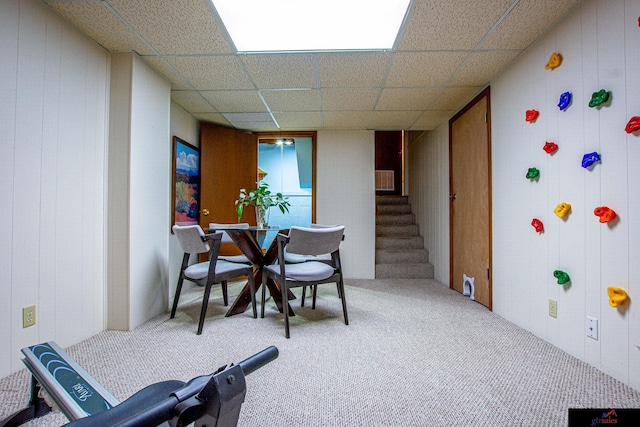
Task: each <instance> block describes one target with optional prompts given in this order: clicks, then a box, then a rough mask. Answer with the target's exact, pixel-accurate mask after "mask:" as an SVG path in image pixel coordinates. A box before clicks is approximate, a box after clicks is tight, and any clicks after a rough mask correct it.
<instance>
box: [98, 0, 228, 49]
mask: <svg viewBox="0 0 640 427" xmlns="http://www.w3.org/2000/svg"><path fill="white" fill-rule="evenodd" d="M107 2H108V3H109V4H110V5H111V6H112V7H113V9H114V10H115V11H116V12H118V14H119V15H120V16H121V17H122V18H123V19H124V20H125V21H126V22H127V23H129V24H130V25H132V26H134V27H135V28H136V31H137V32H138V33H139V34H140V35H141V36H142V37H143V38H144V39H145V40H146V41H147V42H149V43H150V44H151V45H152V46H153V47H154V48H155V49H156V50H157V51H158V52H159V53H160V54H162V55H171V54H178V53H179V54H195V53H203V54H212V53H231V52H232V49H231V46H230V44H229V42H228V41H227V39H226V38H225V35H224V33H223V32H222V31H221V30H220V27H218V26H217V25H216V21H215V18H214V15H213V12H212V10H211V8H210V7H209V5H208V4H207V1H204V0H200V1H193V0H154V1H149V0H107Z"/></svg>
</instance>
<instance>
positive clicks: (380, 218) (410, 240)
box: [376, 196, 433, 279]
mask: <svg viewBox="0 0 640 427" xmlns="http://www.w3.org/2000/svg"><path fill="white" fill-rule="evenodd" d="M376 205H377V215H376V278H377V279H433V265H432V264H430V263H429V252H428V251H427V250H426V249H425V248H424V239H423V238H422V236H421V235H420V229H419V227H418V225H417V224H416V218H415V215H414V214H413V213H411V205H410V204H409V201H408V199H407V197H406V196H377V197H376Z"/></svg>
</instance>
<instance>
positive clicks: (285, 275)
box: [260, 225, 349, 338]
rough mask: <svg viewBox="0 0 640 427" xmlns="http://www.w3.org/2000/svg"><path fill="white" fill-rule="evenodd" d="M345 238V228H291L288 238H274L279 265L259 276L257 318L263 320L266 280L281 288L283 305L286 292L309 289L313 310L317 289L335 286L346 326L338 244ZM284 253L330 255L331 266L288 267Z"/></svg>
mask: <svg viewBox="0 0 640 427" xmlns="http://www.w3.org/2000/svg"><path fill="white" fill-rule="evenodd" d="M343 235H344V226H342V225H340V226H335V227H297V226H292V227H291V228H290V229H289V234H288V235H285V234H282V233H279V234H278V235H277V236H276V239H277V245H278V264H273V265H268V266H265V267H264V270H263V273H262V299H261V303H262V307H261V311H260V317H264V307H265V297H266V293H265V289H266V287H267V281H268V280H269V279H272V280H274V281H275V282H277V283H278V284H280V289H281V292H282V301H287V295H288V293H289V289H291V288H295V287H304V286H312V289H313V292H312V293H313V303H312V306H311V308H312V309H315V308H316V293H317V292H316V291H317V285H320V284H323V283H336V284H337V286H338V295H339V296H340V299H341V301H342V313H343V315H344V323H345V325H348V324H349V317H348V315H347V303H346V298H345V294H344V281H343V277H342V264H341V262H340V243H341V242H342V237H343ZM285 250H286V251H287V252H288V253H289V254H295V255H305V256H310V255H311V256H318V255H323V254H331V261H330V262H326V261H325V262H323V261H305V262H296V263H288V262H286V261H285V257H284V255H285ZM282 311H283V313H284V327H285V336H286V337H287V338H289V311H288V310H287V309H286V307H284V309H283V310H282Z"/></svg>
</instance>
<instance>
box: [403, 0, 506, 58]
mask: <svg viewBox="0 0 640 427" xmlns="http://www.w3.org/2000/svg"><path fill="white" fill-rule="evenodd" d="M512 1H513V0H493V1H477V0H466V1H442V0H423V1H417V2H416V6H415V8H414V11H413V14H412V15H411V17H410V19H409V21H408V23H407V28H406V31H405V33H404V36H403V38H402V41H401V42H400V45H399V49H400V50H451V49H467V50H469V49H473V48H474V47H475V46H476V45H477V44H478V42H479V41H480V40H482V38H483V37H484V36H485V34H487V32H488V31H489V30H490V29H491V27H492V26H493V25H494V24H495V23H496V22H497V21H498V19H499V18H500V16H501V15H502V14H503V13H504V12H505V11H506V10H507V9H508V7H509V5H510V4H511V3H512ZM454 28H455V36H452V29H454Z"/></svg>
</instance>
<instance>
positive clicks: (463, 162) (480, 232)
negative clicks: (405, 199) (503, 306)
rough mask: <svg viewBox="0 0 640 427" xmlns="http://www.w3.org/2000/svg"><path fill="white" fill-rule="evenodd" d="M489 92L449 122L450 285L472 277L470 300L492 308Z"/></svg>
mask: <svg viewBox="0 0 640 427" xmlns="http://www.w3.org/2000/svg"><path fill="white" fill-rule="evenodd" d="M489 94H490V92H489V88H487V89H485V91H483V92H482V93H481V94H480V95H478V96H477V97H476V98H475V99H474V100H473V101H471V102H470V103H469V104H468V105H467V106H466V107H465V108H464V109H462V110H461V111H460V112H459V113H458V114H456V115H455V116H454V117H453V118H452V119H451V120H450V121H449V151H450V156H449V159H450V169H449V170H450V211H449V212H450V227H451V233H450V239H451V242H450V243H451V254H450V258H451V261H450V262H451V271H450V280H451V284H450V287H451V288H452V289H455V290H457V291H459V292H462V291H463V274H466V275H467V276H468V277H472V278H473V284H474V288H475V300H476V301H477V302H479V303H480V304H482V305H485V306H486V307H488V308H489V309H491V194H490V190H489V189H490V184H491V179H490V174H491V162H490V154H491V143H490V116H489V105H490V104H489Z"/></svg>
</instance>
